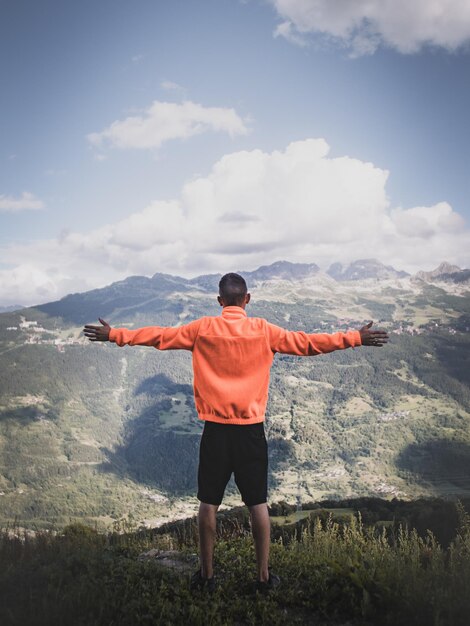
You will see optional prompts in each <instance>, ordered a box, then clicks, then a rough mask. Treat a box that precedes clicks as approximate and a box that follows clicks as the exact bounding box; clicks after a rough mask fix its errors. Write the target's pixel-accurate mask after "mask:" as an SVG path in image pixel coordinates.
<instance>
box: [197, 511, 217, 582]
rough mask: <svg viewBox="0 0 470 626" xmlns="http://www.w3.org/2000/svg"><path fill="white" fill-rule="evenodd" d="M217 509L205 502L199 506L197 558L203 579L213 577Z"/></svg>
mask: <svg viewBox="0 0 470 626" xmlns="http://www.w3.org/2000/svg"><path fill="white" fill-rule="evenodd" d="M218 508H219V507H218V506H216V505H215V504H206V503H205V502H201V503H200V504H199V515H198V528H199V552H200V555H199V558H200V561H201V576H202V577H203V578H212V576H213V575H214V570H213V558H214V543H215V530H216V519H215V514H216V513H217V509H218Z"/></svg>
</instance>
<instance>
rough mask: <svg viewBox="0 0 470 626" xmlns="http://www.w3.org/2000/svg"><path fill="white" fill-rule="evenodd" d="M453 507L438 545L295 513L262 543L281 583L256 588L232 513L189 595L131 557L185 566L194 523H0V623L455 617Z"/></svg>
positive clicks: (445, 620) (469, 544) (460, 614)
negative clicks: (47, 528) (39, 526)
mask: <svg viewBox="0 0 470 626" xmlns="http://www.w3.org/2000/svg"><path fill="white" fill-rule="evenodd" d="M460 514H461V524H460V530H459V532H458V534H457V536H456V538H455V540H454V542H453V543H452V544H451V545H450V546H449V548H448V549H443V548H442V547H441V546H440V545H439V544H438V543H437V541H436V540H435V539H434V537H433V536H432V535H431V534H428V536H427V538H425V539H422V538H420V537H419V536H418V534H417V533H416V532H415V531H407V530H404V529H402V528H401V529H400V530H399V531H398V532H397V533H396V534H391V533H390V532H387V530H386V529H383V530H382V531H380V532H379V531H377V529H374V528H373V527H370V528H364V527H363V525H362V523H361V520H360V518H359V519H356V518H354V517H353V518H352V519H351V521H350V523H348V524H339V523H337V522H335V521H333V519H332V517H331V516H330V517H329V518H328V520H327V521H323V522H322V521H321V520H320V519H319V518H317V519H311V520H309V521H308V520H304V521H303V524H304V526H303V528H302V529H301V532H300V533H297V538H296V539H293V540H291V541H286V540H285V541H284V542H283V541H281V540H279V541H276V542H275V543H273V546H272V559H271V560H272V567H273V570H275V571H276V572H278V573H279V574H280V575H281V577H282V586H281V587H280V588H279V590H277V591H275V592H273V593H272V594H271V595H269V596H266V597H264V596H260V595H259V594H255V593H253V584H252V581H253V579H254V562H255V558H254V550H253V544H252V540H251V537H250V536H249V532H248V530H247V529H246V527H245V526H244V525H243V524H240V523H239V522H237V521H236V520H234V521H232V522H230V521H228V522H227V521H226V522H224V523H223V524H221V525H219V538H218V542H217V547H216V553H215V562H216V572H217V576H218V579H219V587H218V590H217V591H216V593H215V594H214V595H212V596H208V595H206V594H205V593H191V592H190V591H189V574H188V573H181V572H175V571H173V570H168V568H165V567H162V565H161V564H159V562H158V561H157V560H155V559H150V560H139V558H138V557H139V555H140V554H141V553H142V552H145V551H147V550H149V549H151V548H160V549H168V548H172V549H177V550H178V551H179V552H180V554H181V555H182V558H186V560H187V561H188V563H190V564H191V566H193V564H195V561H196V557H195V552H196V544H195V536H196V532H195V530H196V529H195V524H194V520H193V521H192V522H191V521H190V522H188V523H187V524H186V525H185V526H184V527H183V530H181V527H180V530H179V531H178V533H172V532H171V531H168V529H166V532H164V533H163V531H160V532H159V533H156V532H151V531H148V530H146V531H142V530H141V531H133V532H130V529H129V528H126V526H125V525H124V526H123V527H121V528H120V529H119V530H120V532H113V533H108V534H99V533H97V532H96V531H94V530H93V529H91V528H88V527H86V526H82V525H71V526H69V527H67V528H66V529H65V530H64V531H63V532H62V533H61V534H55V535H53V534H50V533H45V532H39V533H37V534H36V535H35V536H34V537H32V536H30V535H27V534H21V533H19V534H18V533H16V536H15V532H12V531H14V529H10V530H9V531H7V530H4V531H3V532H2V534H1V537H0V560H1V562H2V568H1V569H0V594H1V596H2V597H1V602H0V623H2V624H4V625H7V624H8V625H12V626H16V625H18V626H19V625H21V626H24V625H30V624H31V625H38V626H39V625H41V626H42V625H47V626H54V625H60V626H63V625H64V624H67V626H69V625H70V626H74V625H83V626H85V625H86V626H93V625H101V624H103V625H104V624H106V626H112V625H118V624H119V625H121V624H122V625H124V624H125V625H127V624H129V625H132V626H134V625H138V624H195V625H199V624H200V625H204V626H205V625H207V624H214V625H215V624H217V625H218V624H227V625H228V624H238V625H244V624H270V625H271V624H274V625H275V624H321V625H327V624H328V625H339V624H343V625H345V624H348V625H357V626H359V625H361V626H364V625H371V624H381V625H395V624H406V625H408V624H416V625H423V624H426V625H432V626H447V625H449V626H451V625H452V626H458V625H460V624H461V625H462V626H463V625H464V624H465V625H466V624H468V615H469V613H470V597H469V594H468V588H469V583H470V519H469V516H468V515H467V514H466V513H465V511H464V510H463V509H461V511H460ZM123 531H125V532H123Z"/></svg>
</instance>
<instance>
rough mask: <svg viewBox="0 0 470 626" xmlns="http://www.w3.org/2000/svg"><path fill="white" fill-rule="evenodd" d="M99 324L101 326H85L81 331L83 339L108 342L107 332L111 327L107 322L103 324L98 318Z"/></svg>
mask: <svg viewBox="0 0 470 626" xmlns="http://www.w3.org/2000/svg"><path fill="white" fill-rule="evenodd" d="M98 319H99V321H100V322H101V324H102V326H92V325H91V324H87V325H86V326H85V328H84V329H83V332H84V334H85V337H88V339H89V340H90V341H109V331H110V330H111V326H110V325H109V324H108V322H105V321H104V320H102V319H101V317H99V318H98Z"/></svg>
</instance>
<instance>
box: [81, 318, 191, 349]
mask: <svg viewBox="0 0 470 626" xmlns="http://www.w3.org/2000/svg"><path fill="white" fill-rule="evenodd" d="M99 320H100V322H101V324H102V325H101V326H94V325H92V324H87V325H86V326H85V328H84V333H85V337H88V339H89V340H90V341H112V342H114V343H116V344H117V345H118V346H125V345H129V346H153V347H154V348H157V349H158V350H192V349H193V347H194V342H195V340H196V337H197V334H198V331H199V325H200V322H201V320H194V321H193V322H189V324H184V325H182V326H174V327H173V326H145V327H143V328H137V329H136V330H129V329H127V328H111V326H110V325H109V324H108V323H107V322H105V321H104V320H102V319H101V318H99Z"/></svg>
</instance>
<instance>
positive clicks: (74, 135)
mask: <svg viewBox="0 0 470 626" xmlns="http://www.w3.org/2000/svg"><path fill="white" fill-rule="evenodd" d="M465 5H468V3H466V2H465V3H462V2H457V1H456V0H455V1H454V0H438V1H437V2H435V3H432V8H430V3H427V2H425V1H424V0H416V2H415V3H413V7H412V8H409V7H408V5H407V3H406V2H404V1H403V0H394V2H392V1H391V0H376V2H375V3H374V2H372V3H371V2H365V0H358V1H357V2H356V3H349V4H348V3H346V4H345V3H344V2H343V1H342V0H328V2H327V1H326V0H264V1H263V0H248V1H245V2H241V1H237V0H201V1H189V0H188V1H186V2H185V1H179V2H163V1H158V0H153V1H151V0H137V1H135V2H130V1H126V2H124V1H123V0H112V1H111V0H102V1H101V2H91V1H89V0H85V1H82V2H79V3H78V2H77V3H75V2H63V1H59V0H41V2H34V1H33V0H29V1H25V0H15V1H9V0H3V1H2V2H0V47H1V54H0V72H1V84H2V90H1V92H0V106H1V113H2V114H1V117H0V137H1V141H0V163H1V167H0V305H2V304H12V303H15V304H16V303H19V304H32V303H36V302H41V301H47V300H52V299H55V298H57V297H61V296H63V295H65V294H66V293H68V292H70V291H77V290H85V289H89V288H93V287H96V286H101V285H104V284H107V283H108V282H110V281H112V280H117V279H119V278H123V277H125V276H127V275H129V274H146V275H151V274H153V273H154V272H157V271H164V272H171V273H179V274H182V275H188V276H189V275H194V274H197V273H202V272H207V271H214V272H215V271H229V270H234V269H235V270H237V269H253V268H254V267H256V266H258V265H261V264H265V263H269V262H272V261H275V260H278V259H280V258H285V259H288V260H292V261H309V262H317V263H319V264H320V265H321V266H322V267H324V268H327V267H328V265H329V264H330V263H331V262H333V261H335V260H340V261H342V262H344V263H347V262H349V261H352V260H355V259H357V258H363V257H364V256H375V257H377V258H379V259H380V260H382V261H383V262H386V263H391V264H393V265H395V266H396V267H397V268H399V269H407V270H409V271H415V270H417V269H432V268H433V267H435V266H436V265H437V264H438V263H439V262H441V261H442V260H449V261H451V262H454V263H457V264H459V265H461V266H468V264H469V252H468V250H469V249H470V237H469V232H470V226H469V224H470V206H469V202H468V198H469V197H470V194H469V192H470V183H469V179H470V176H469V169H470V168H469V165H470V156H469V145H470V125H469V124H468V111H469V110H470V81H469V78H470V49H469V46H468V42H469V40H470V8H469V7H468V6H465ZM436 7H437V9H441V11H436ZM365 250H366V251H367V252H366V253H365Z"/></svg>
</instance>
